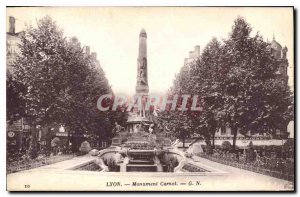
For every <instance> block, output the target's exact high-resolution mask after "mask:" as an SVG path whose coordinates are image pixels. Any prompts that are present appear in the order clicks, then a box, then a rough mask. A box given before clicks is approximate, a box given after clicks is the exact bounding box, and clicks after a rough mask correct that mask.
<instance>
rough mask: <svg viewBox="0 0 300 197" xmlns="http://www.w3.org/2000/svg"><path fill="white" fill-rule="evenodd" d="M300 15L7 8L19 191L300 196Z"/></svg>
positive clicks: (254, 10)
mask: <svg viewBox="0 0 300 197" xmlns="http://www.w3.org/2000/svg"><path fill="white" fill-rule="evenodd" d="M293 18H294V8H293V7H7V8H6V22H7V28H6V94H7V103H6V139H7V140H6V142H7V145H6V147H7V149H6V152H7V155H6V160H7V165H6V174H7V190H8V191H294V188H295V186H294V181H295V154H294V153H295V146H294V144H295V139H294V21H293Z"/></svg>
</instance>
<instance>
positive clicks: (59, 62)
mask: <svg viewBox="0 0 300 197" xmlns="http://www.w3.org/2000/svg"><path fill="white" fill-rule="evenodd" d="M19 47H20V53H19V54H18V56H17V57H16V60H15V61H14V63H13V65H12V72H8V73H7V75H8V76H7V119H8V120H10V121H14V120H15V119H17V118H20V117H25V118H26V119H27V120H28V121H29V122H30V124H31V125H32V128H33V129H35V128H36V125H40V126H41V127H45V126H49V125H51V124H54V123H55V124H62V125H64V126H65V128H66V129H67V131H68V132H69V133H70V132H74V133H77V134H82V133H86V132H88V134H95V135H97V136H99V137H100V138H101V139H105V138H109V137H110V135H111V125H112V122H113V121H115V120H114V119H115V118H117V117H116V114H112V113H108V112H100V111H99V110H98V109H97V99H98V98H99V96H101V95H102V94H107V93H111V92H112V90H111V88H110V86H109V83H108V80H107V78H106V77H105V73H104V71H103V70H102V68H101V66H100V64H99V62H98V61H97V60H96V58H95V57H93V56H92V55H90V54H87V53H86V52H85V51H84V48H83V47H82V46H81V44H80V43H79V41H78V39H76V38H71V39H70V38H67V37H65V36H64V34H63V31H62V30H61V29H60V28H59V27H58V26H57V25H56V23H55V21H53V19H52V18H51V17H49V16H46V17H44V18H42V19H40V20H38V21H37V26H36V27H32V26H29V27H27V29H26V30H25V31H24V32H23V34H22V36H21V43H20V46H19ZM33 133H34V131H33ZM69 139H70V138H69ZM31 141H34V139H33V140H31ZM72 144H73V145H74V149H77V148H78V144H76V143H75V142H73V143H72Z"/></svg>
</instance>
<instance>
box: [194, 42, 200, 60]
mask: <svg viewBox="0 0 300 197" xmlns="http://www.w3.org/2000/svg"><path fill="white" fill-rule="evenodd" d="M195 57H196V58H197V57H200V46H199V45H196V46H195Z"/></svg>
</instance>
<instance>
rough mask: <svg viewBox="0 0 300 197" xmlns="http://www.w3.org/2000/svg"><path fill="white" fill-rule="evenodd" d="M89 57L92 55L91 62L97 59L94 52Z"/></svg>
mask: <svg viewBox="0 0 300 197" xmlns="http://www.w3.org/2000/svg"><path fill="white" fill-rule="evenodd" d="M91 55H92V59H93V60H96V59H97V53H96V52H92V53H91Z"/></svg>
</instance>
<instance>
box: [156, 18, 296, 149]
mask: <svg viewBox="0 0 300 197" xmlns="http://www.w3.org/2000/svg"><path fill="white" fill-rule="evenodd" d="M251 30H252V28H251V26H250V25H249V24H248V23H247V22H246V21H245V19H243V18H242V17H239V18H237V19H236V20H235V21H234V25H233V26H232V32H231V33H230V34H229V37H228V38H227V39H224V40H222V42H220V41H218V40H217V39H216V38H213V39H212V40H211V41H210V42H209V43H208V44H207V46H206V47H205V48H204V49H203V52H202V54H201V57H200V58H199V59H198V60H197V61H195V62H193V63H191V64H186V65H184V66H183V67H182V69H181V71H180V72H179V73H178V74H177V75H176V78H175V80H174V85H173V86H172V88H171V89H170V92H169V94H170V95H175V94H178V95H183V94H189V95H198V96H199V98H200V99H199V100H200V103H201V104H200V105H201V111H199V112H193V111H185V112H180V111H164V112H160V113H159V119H160V120H161V124H163V125H164V126H165V127H166V128H168V129H169V130H171V131H173V132H174V134H175V135H176V136H177V137H180V138H186V137H188V136H190V135H191V134H194V133H197V134H200V135H201V136H203V137H204V138H205V139H206V142H207V143H208V144H209V143H210V140H211V139H214V136H215V133H216V131H217V130H218V129H220V128H224V127H225V126H228V127H230V128H231V130H232V133H233V137H234V138H233V139H234V140H233V147H234V148H235V145H236V137H237V133H238V131H239V132H240V133H242V134H243V135H247V133H248V132H249V131H250V132H251V133H252V134H255V133H269V134H271V135H275V134H276V132H277V131H286V127H287V124H288V122H289V121H290V120H292V119H293V113H294V112H293V96H292V93H291V92H290V89H289V87H288V85H287V84H286V83H283V81H282V78H280V77H279V76H278V73H277V71H278V70H279V66H280V61H278V60H277V59H275V57H274V56H273V55H272V50H271V49H270V43H268V42H265V41H264V40H263V38H262V36H260V35H259V34H258V33H257V34H256V35H255V36H253V37H252V36H250V33H251ZM177 107H178V108H180V107H181V104H180V103H179V104H178V106H177ZM213 145H214V141H213Z"/></svg>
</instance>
